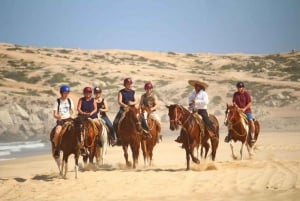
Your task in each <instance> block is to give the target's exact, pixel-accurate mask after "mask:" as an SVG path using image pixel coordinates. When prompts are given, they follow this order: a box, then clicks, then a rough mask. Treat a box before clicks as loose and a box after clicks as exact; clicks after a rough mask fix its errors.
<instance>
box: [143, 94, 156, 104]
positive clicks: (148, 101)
mask: <svg viewBox="0 0 300 201" xmlns="http://www.w3.org/2000/svg"><path fill="white" fill-rule="evenodd" d="M143 98H144V99H143V105H145V106H148V107H153V106H154V98H153V96H152V95H151V96H147V95H146V94H144V95H143Z"/></svg>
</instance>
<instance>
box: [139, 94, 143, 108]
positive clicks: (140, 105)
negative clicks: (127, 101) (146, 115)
mask: <svg viewBox="0 0 300 201" xmlns="http://www.w3.org/2000/svg"><path fill="white" fill-rule="evenodd" d="M143 107H144V95H142V96H141V100H140V104H139V109H143Z"/></svg>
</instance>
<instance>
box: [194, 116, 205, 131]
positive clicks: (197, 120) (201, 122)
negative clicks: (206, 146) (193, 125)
mask: <svg viewBox="0 0 300 201" xmlns="http://www.w3.org/2000/svg"><path fill="white" fill-rule="evenodd" d="M193 116H194V117H195V119H196V122H197V124H198V126H199V128H200V130H201V133H200V135H201V137H203V136H204V129H205V128H206V125H205V123H204V121H203V119H202V116H201V115H199V114H198V113H197V112H193Z"/></svg>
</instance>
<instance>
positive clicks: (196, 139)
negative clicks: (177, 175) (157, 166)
mask: <svg viewBox="0 0 300 201" xmlns="http://www.w3.org/2000/svg"><path fill="white" fill-rule="evenodd" d="M166 107H167V108H168V109H169V113H168V115H169V118H170V129H171V130H172V131H174V130H177V129H179V126H181V128H182V130H181V133H180V135H181V137H182V140H183V147H184V148H185V153H186V161H187V167H186V170H189V169H190V156H191V158H192V161H193V162H194V163H197V164H199V163H200V160H199V159H198V158H197V157H195V156H194V149H195V148H198V147H199V146H200V145H201V146H204V148H205V151H206V153H205V156H207V152H208V150H209V144H208V143H207V141H208V139H211V141H212V158H213V160H214V159H215V155H216V150H217V148H218V144H219V139H218V138H219V134H218V133H219V125H218V121H216V122H215V121H213V123H214V126H215V129H216V131H217V136H214V137H210V136H209V134H208V132H207V129H205V126H204V123H203V121H201V122H200V124H199V123H197V120H196V118H195V116H194V114H192V113H190V112H189V111H188V110H187V109H185V108H184V107H183V106H181V105H178V104H174V105H169V106H166ZM215 120H216V119H215Z"/></svg>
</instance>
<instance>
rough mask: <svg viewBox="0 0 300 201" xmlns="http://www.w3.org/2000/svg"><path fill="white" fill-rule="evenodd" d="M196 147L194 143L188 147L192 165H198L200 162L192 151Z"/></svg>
mask: <svg viewBox="0 0 300 201" xmlns="http://www.w3.org/2000/svg"><path fill="white" fill-rule="evenodd" d="M196 146H197V145H196V143H195V141H194V142H193V143H192V145H191V147H190V155H191V157H192V161H193V162H194V163H197V164H199V163H200V160H199V159H198V158H196V157H195V156H194V149H195V147H196Z"/></svg>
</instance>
